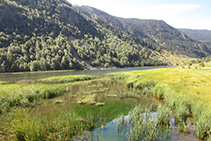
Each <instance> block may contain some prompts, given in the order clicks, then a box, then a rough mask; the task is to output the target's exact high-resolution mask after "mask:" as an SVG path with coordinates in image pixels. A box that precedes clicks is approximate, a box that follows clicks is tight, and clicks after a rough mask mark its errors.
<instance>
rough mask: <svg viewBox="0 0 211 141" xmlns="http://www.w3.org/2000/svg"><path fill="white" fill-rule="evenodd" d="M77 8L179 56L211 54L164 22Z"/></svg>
mask: <svg viewBox="0 0 211 141" xmlns="http://www.w3.org/2000/svg"><path fill="white" fill-rule="evenodd" d="M75 8H76V9H77V10H79V11H80V12H81V13H83V14H85V15H87V16H88V17H90V18H93V19H98V20H103V21H104V22H107V23H109V24H110V25H113V26H115V27H119V28H121V29H123V30H126V31H128V32H130V33H132V34H134V35H136V36H138V37H141V38H143V39H145V40H146V41H151V42H154V43H156V44H157V45H158V46H159V47H161V48H162V49H166V50H167V51H169V52H176V53H177V54H183V55H187V56H189V57H205V56H207V55H210V54H211V51H210V50H209V49H208V48H207V47H206V45H204V44H202V43H201V42H199V41H196V40H193V39H191V38H189V37H188V36H186V35H185V34H184V33H183V32H180V31H179V30H177V29H175V28H173V27H171V26H170V25H168V24H167V23H165V22H164V21H159V20H141V19H124V18H119V17H114V16H111V15H109V14H107V13H105V12H103V11H100V10H98V9H95V8H92V7H88V6H81V7H78V6H76V7H75Z"/></svg>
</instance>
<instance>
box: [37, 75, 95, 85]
mask: <svg viewBox="0 0 211 141" xmlns="http://www.w3.org/2000/svg"><path fill="white" fill-rule="evenodd" d="M96 78H97V76H92V75H70V76H57V77H50V78H45V79H39V80H37V82H38V83H48V84H52V83H70V82H76V81H86V80H92V79H96Z"/></svg>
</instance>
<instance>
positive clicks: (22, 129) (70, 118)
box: [7, 110, 94, 141]
mask: <svg viewBox="0 0 211 141" xmlns="http://www.w3.org/2000/svg"><path fill="white" fill-rule="evenodd" d="M7 122H9V123H10V125H9V127H7V128H8V129H9V130H10V132H12V134H13V138H11V137H10V138H9V140H19V141H23V140H25V141H38V140H39V141H45V140H70V139H71V138H72V137H73V136H74V135H77V134H81V133H82V132H83V131H84V130H90V129H91V128H93V126H94V124H93V117H92V115H89V114H87V115H86V116H85V117H84V118H81V117H79V116H78V115H77V114H76V113H74V112H61V113H60V115H59V116H58V117H53V118H48V117H42V116H40V115H33V116H32V115H29V114H27V113H26V112H25V111H24V110H16V111H15V112H12V113H10V114H9V115H8V117H7Z"/></svg>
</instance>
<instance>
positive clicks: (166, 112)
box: [157, 104, 172, 125]
mask: <svg viewBox="0 0 211 141" xmlns="http://www.w3.org/2000/svg"><path fill="white" fill-rule="evenodd" d="M157 112H158V115H157V123H158V124H161V125H169V122H170V118H171V114H172V113H171V111H170V109H169V108H167V107H164V106H162V105H161V104H160V105H159V106H158V107H157Z"/></svg>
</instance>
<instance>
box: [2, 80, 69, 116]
mask: <svg viewBox="0 0 211 141" xmlns="http://www.w3.org/2000/svg"><path fill="white" fill-rule="evenodd" d="M64 92H65V86H64V85H63V86H62V85H44V84H7V85H0V113H2V112H7V111H9V110H10V107H13V106H27V105H29V104H30V103H32V102H36V101H38V100H39V99H40V98H44V99H46V98H53V97H56V96H60V95H62V94H64Z"/></svg>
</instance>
